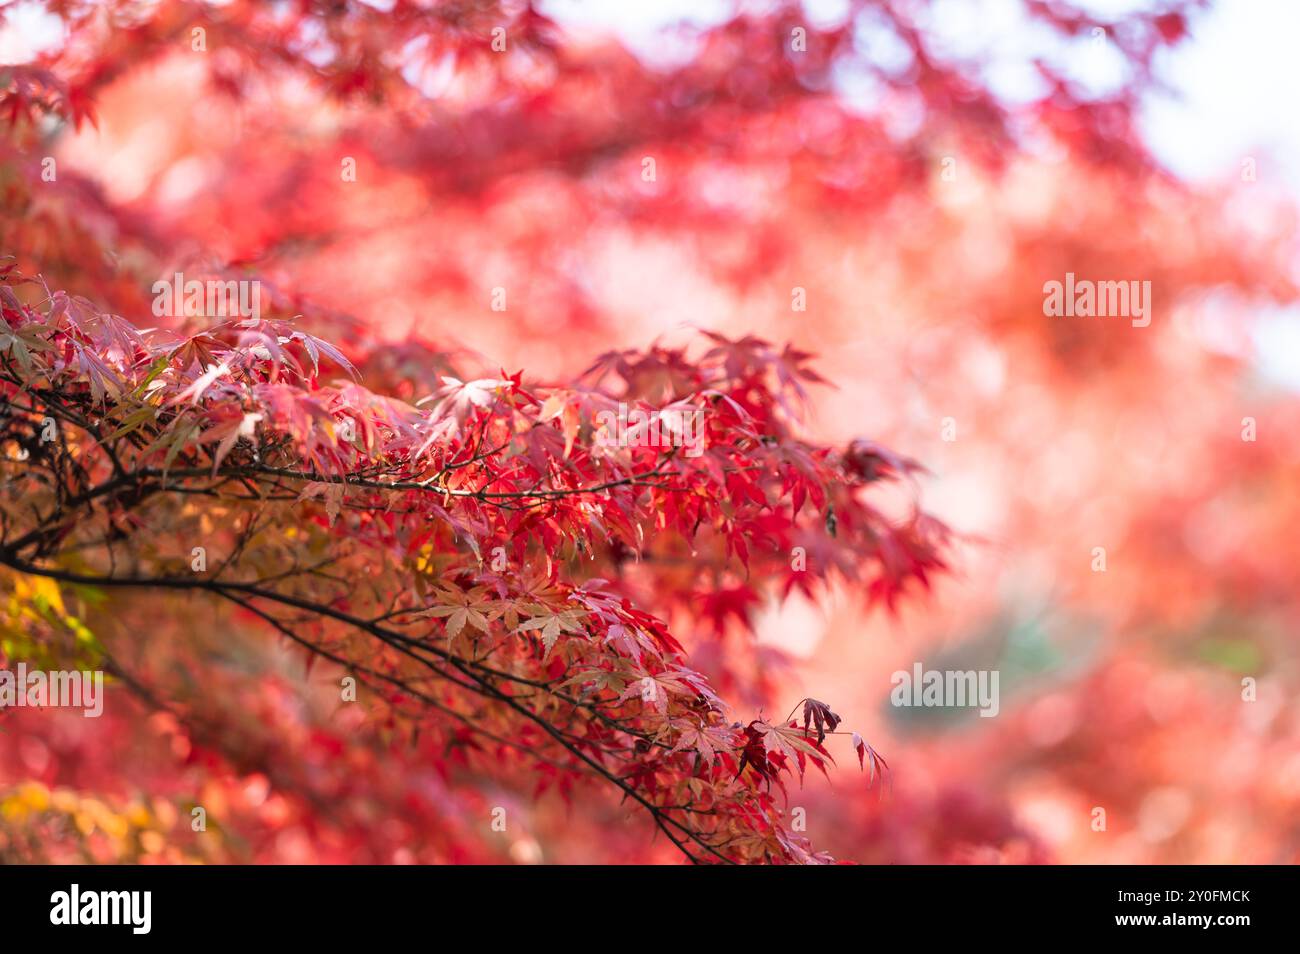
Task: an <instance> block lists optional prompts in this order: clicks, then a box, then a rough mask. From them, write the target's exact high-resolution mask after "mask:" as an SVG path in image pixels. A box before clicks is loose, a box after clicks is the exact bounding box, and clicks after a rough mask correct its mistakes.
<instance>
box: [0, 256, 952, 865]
mask: <svg viewBox="0 0 1300 954" xmlns="http://www.w3.org/2000/svg"><path fill="white" fill-rule="evenodd" d="M3 281H4V284H3V285H0V300H2V301H3V312H2V313H0V368H2V369H3V370H2V371H0V382H3V388H4V397H5V412H6V413H5V414H4V417H3V421H4V431H3V434H0V441H2V442H3V444H2V446H3V448H4V464H3V466H4V469H5V472H6V473H5V476H6V483H5V485H4V486H5V490H4V527H5V533H4V539H3V546H2V547H0V563H3V564H4V565H5V566H7V567H9V568H10V569H11V570H13V571H16V572H18V573H22V574H30V575H33V576H37V577H45V578H47V579H49V580H53V581H56V582H58V583H61V584H65V585H67V586H70V587H74V588H87V587H90V588H94V589H96V590H109V589H117V588H127V589H140V590H151V591H161V592H165V591H168V590H180V591H194V590H197V591H202V592H203V593H205V594H207V595H208V596H210V597H211V598H214V599H218V600H221V601H224V602H226V603H228V604H231V605H233V606H235V607H238V608H240V609H241V610H242V611H243V612H244V613H246V614H251V615H252V616H254V617H257V618H258V619H260V620H261V621H263V622H264V623H265V624H267V625H268V626H269V627H271V628H272V629H273V630H274V631H276V632H278V633H280V634H281V635H283V636H284V637H286V638H288V639H290V640H292V641H293V642H294V643H296V644H298V645H300V646H302V647H304V648H305V649H306V650H307V651H308V652H310V653H313V654H315V655H317V656H319V657H323V658H325V659H328V660H331V661H333V662H334V663H335V664H337V665H339V666H342V667H343V668H344V669H346V670H347V671H348V672H349V673H353V674H355V676H356V677H357V678H359V679H360V680H362V681H363V682H364V683H365V684H367V685H368V686H369V688H370V689H371V690H372V691H373V692H374V693H375V695H376V696H377V697H378V698H379V699H381V700H384V701H386V702H387V704H389V705H391V706H393V707H395V708H403V709H410V708H414V709H415V710H416V711H417V712H418V715H417V716H415V718H417V719H418V720H419V721H420V723H421V725H422V726H423V727H424V729H425V731H430V732H439V733H446V734H448V735H449V736H455V737H457V738H459V740H460V743H459V744H461V745H463V746H464V747H465V748H466V749H468V750H474V751H478V752H480V753H482V754H483V755H484V756H485V757H486V756H489V755H491V754H496V753H499V752H500V751H501V750H502V749H509V750H514V751H515V752H517V753H518V754H519V756H520V757H521V758H523V759H524V760H525V764H529V763H531V764H533V765H534V767H535V769H536V771H538V772H539V774H540V775H541V776H542V777H543V778H546V779H548V780H549V782H550V784H554V785H557V786H560V787H562V788H564V789H566V790H567V789H568V787H569V786H571V785H572V784H573V782H574V781H575V780H577V779H579V778H584V777H588V776H594V777H596V778H598V779H601V780H603V781H604V782H605V783H606V784H607V785H609V786H613V787H614V788H615V789H616V790H617V791H618V792H619V793H621V795H622V797H624V798H625V799H628V800H630V801H631V802H633V803H635V804H637V805H639V806H641V807H642V808H643V809H645V810H646V811H647V812H648V813H649V814H650V815H651V816H652V817H653V819H654V821H655V823H656V824H657V825H658V827H659V830H660V831H661V832H662V833H663V834H664V835H665V836H666V837H667V838H668V839H669V840H671V841H672V842H673V844H675V845H677V846H678V848H680V850H681V851H682V853H683V854H685V855H686V856H687V857H689V858H691V859H692V860H697V861H754V860H780V861H791V860H798V861H807V860H815V859H820V858H822V856H821V855H819V854H817V853H816V852H814V851H813V849H812V848H811V847H810V846H808V845H807V844H806V842H805V841H804V840H803V839H801V838H800V837H798V836H796V835H794V834H792V833H791V832H789V831H787V830H786V828H785V826H784V824H783V807H782V804H783V803H782V802H781V801H780V799H779V798H778V795H779V792H780V790H782V789H783V787H784V783H783V779H784V778H787V777H791V776H793V777H797V778H799V779H802V777H803V774H804V770H805V768H806V767H807V765H808V764H809V763H811V764H812V765H813V766H815V767H817V768H818V769H821V770H823V771H824V770H825V766H826V763H827V762H829V761H831V756H830V753H829V752H828V751H827V750H826V748H825V747H824V743H825V741H826V736H827V734H828V733H831V732H834V731H835V730H836V727H837V726H838V725H839V722H840V720H839V717H838V716H837V715H835V714H834V713H833V712H832V711H831V710H830V708H829V707H828V706H826V705H825V704H824V703H820V702H816V701H813V700H809V701H808V702H807V703H806V705H805V710H804V723H803V725H802V726H800V725H797V724H796V723H795V722H793V721H789V720H787V721H786V722H778V723H769V722H767V721H764V720H762V719H761V718H760V719H756V720H753V721H751V722H750V723H749V724H748V725H747V726H745V727H743V728H742V726H741V724H740V723H739V722H737V721H734V719H733V717H732V713H731V710H730V709H729V708H728V706H727V705H726V704H725V703H724V702H723V700H722V699H721V698H720V697H719V696H718V694H717V693H716V692H715V691H714V689H713V688H712V687H711V685H710V683H709V681H708V680H707V679H706V678H705V677H704V676H703V675H702V674H701V673H699V672H697V671H696V670H694V669H692V668H691V667H690V665H689V662H688V659H687V658H686V654H685V652H684V651H683V648H682V646H681V645H680V644H679V642H678V641H677V640H676V639H675V638H674V637H673V635H672V634H671V633H670V632H669V631H668V629H667V627H666V625H665V624H664V622H663V621H662V620H661V619H660V618H659V617H658V616H657V615H656V614H655V613H652V612H649V611H647V610H646V609H643V608H641V607H640V606H638V605H637V603H636V602H634V601H633V599H631V598H630V597H631V595H632V594H633V593H634V592H635V591H636V589H637V587H636V584H634V583H633V582H631V581H629V579H628V577H629V576H630V575H631V571H632V570H633V569H635V568H636V567H637V566H638V565H641V564H647V565H651V566H653V565H654V564H655V563H656V561H658V560H660V559H662V558H664V557H666V556H670V555H673V554H679V553H682V552H684V551H689V552H690V553H691V554H692V556H693V558H694V559H695V560H697V561H698V565H697V567H698V571H699V572H704V571H706V570H708V571H710V572H713V573H716V574H729V575H732V576H734V577H736V578H737V579H741V578H743V577H744V576H745V575H747V574H753V575H755V576H757V577H759V578H760V579H764V580H773V581H779V588H780V589H789V588H791V587H798V588H800V589H802V590H804V591H807V592H813V591H815V590H816V589H817V588H819V587H825V586H827V585H828V584H829V583H830V582H831V581H833V580H836V579H840V580H846V581H849V582H851V583H853V584H855V585H857V586H860V587H861V588H862V590H863V591H864V592H865V593H867V594H870V595H872V596H875V597H878V598H880V599H882V600H886V601H890V602H892V601H893V600H894V598H895V597H896V596H897V594H898V593H899V592H900V591H901V590H902V589H903V588H904V587H906V586H907V585H908V584H909V583H913V582H914V583H916V584H918V585H925V584H926V583H927V581H928V579H929V574H931V573H933V572H935V571H936V570H939V569H941V568H942V567H943V558H944V549H945V546H946V540H947V531H946V529H945V528H944V527H943V525H942V524H940V523H938V522H937V521H935V520H933V519H932V518H929V517H927V516H926V515H925V514H923V513H921V512H919V511H917V512H914V513H913V515H912V516H911V517H910V518H908V519H907V520H905V521H902V522H897V521H891V520H889V519H887V518H886V517H885V516H884V515H883V514H882V513H880V512H879V511H878V510H877V509H875V508H874V507H873V506H872V504H871V502H870V497H871V493H872V491H873V488H874V486H875V485H876V484H877V483H878V482H879V481H881V480H885V479H888V478H887V477H886V476H885V475H884V474H883V473H882V472H877V471H875V470H871V471H864V470H863V468H862V466H861V457H862V452H861V448H860V447H858V448H856V449H851V451H850V452H847V453H846V452H839V451H836V450H834V449H832V448H828V447H822V446H818V445H816V444H814V443H810V442H808V441H806V440H803V439H801V438H800V437H799V432H798V428H799V420H798V407H799V402H800V401H801V399H802V397H803V388H804V383H805V382H808V381H815V380H817V377H816V375H815V373H814V372H813V371H812V370H811V369H810V368H809V366H808V357H809V356H808V355H806V354H803V353H801V352H797V351H793V350H791V349H788V348H787V349H784V350H778V349H776V348H773V347H772V346H771V345H769V344H767V343H766V342H763V341H760V340H758V339H755V338H744V339H741V340H738V341H733V340H729V339H727V338H725V337H723V336H721V335H716V334H714V335H709V336H708V343H709V347H708V349H707V350H705V351H704V353H703V354H702V355H700V356H699V357H698V358H697V359H695V360H687V357H686V355H685V354H683V353H682V352H680V351H671V350H664V349H653V350H651V351H650V352H648V353H645V354H639V353H632V352H621V353H618V354H611V355H606V356H604V357H602V358H600V359H599V360H597V361H596V362H595V364H593V366H592V368H591V370H590V371H589V372H588V373H587V374H585V375H583V376H581V378H580V379H579V380H578V381H577V382H575V383H574V384H573V385H571V386H566V387H543V386H539V385H532V384H530V383H528V382H526V381H525V380H524V378H523V377H522V375H521V374H518V373H516V374H507V373H505V372H502V373H501V375H500V376H499V377H497V378H491V379H478V380H470V381H463V380H460V379H458V378H454V377H452V376H449V375H448V376H444V377H443V378H442V381H441V383H440V385H439V386H438V387H437V388H436V389H435V390H434V391H433V392H431V393H430V394H429V395H428V398H429V400H427V401H423V402H417V403H416V404H408V403H406V402H404V401H401V400H398V399H395V398H391V397H385V396H383V395H380V394H377V393H375V392H372V391H370V390H368V389H367V388H365V387H364V386H363V385H362V384H360V383H358V381H357V380H355V379H354V377H355V375H356V374H357V371H356V369H355V368H354V367H353V366H352V365H351V364H350V363H349V362H348V360H347V359H346V358H345V357H344V356H343V355H342V354H341V353H340V352H339V351H338V350H336V349H335V348H334V347H333V346H332V345H330V344H329V343H328V342H326V341H323V340H321V339H319V338H316V337H315V336H312V335H310V334H307V333H306V332H303V331H301V330H300V329H299V328H298V327H297V323H296V322H295V321H293V320H289V319H282V318H274V317H268V318H259V319H243V320H230V321H226V322H222V323H218V324H215V325H213V326H212V327H209V328H207V329H206V330H203V331H200V332H196V333H193V334H188V335H185V334H178V333H176V332H174V331H170V330H166V329H152V330H141V329H139V328H137V327H136V326H135V325H134V324H132V323H131V322H129V321H127V320H126V319H124V318H121V317H118V316H115V315H112V314H108V313H105V312H102V311H99V310H97V309H96V308H95V307H94V306H93V305H92V304H91V303H90V302H88V301H86V300H85V299H80V298H75V297H69V296H67V295H66V294H65V293H63V292H60V291H54V292H52V291H50V290H49V289H48V288H46V287H44V285H43V284H42V283H40V282H39V281H36V280H33V279H26V278H23V277H21V276H20V275H19V274H18V273H17V272H16V270H15V269H14V267H13V266H12V265H10V266H7V267H6V268H5V270H4V273H3ZM20 293H22V295H23V296H24V297H26V298H27V301H24V300H23V299H22V298H20ZM331 364H332V365H333V367H334V371H335V372H336V374H337V375H341V377H337V378H335V379H334V380H332V381H331V382H330V383H325V380H324V379H325V376H326V374H327V373H328V371H327V366H328V365H331ZM615 380H617V381H618V382H620V384H619V385H618V386H617V387H615V386H613V385H612V382H613V381H615ZM620 402H621V403H623V404H625V405H626V404H632V405H636V406H645V407H652V406H653V405H656V404H657V405H658V406H674V407H681V406H686V407H690V408H692V409H693V410H694V411H695V412H696V413H698V414H699V415H700V416H701V419H702V421H703V422H704V423H703V428H702V443H701V444H700V445H697V446H696V448H695V451H696V452H695V453H692V454H687V453H683V452H682V451H683V449H682V447H681V446H680V445H679V444H675V443H673V442H672V441H667V442H664V441H660V442H659V444H660V445H662V446H655V445H654V443H653V442H646V441H624V442H622V443H620V442H619V441H618V440H612V439H611V437H610V435H609V433H607V432H608V430H609V427H608V426H607V422H608V420H609V419H608V418H602V417H601V412H603V411H607V410H609V408H610V407H611V406H612V405H614V404H617V403H620ZM421 403H422V404H424V405H425V407H420V406H417V405H418V404H421ZM50 422H53V427H51V426H50ZM882 453H884V452H882ZM178 542H179V545H180V550H179V551H176V550H175V549H172V550H171V552H169V548H174V547H175V546H176V545H177V543H178ZM192 547H199V548H200V549H202V550H203V552H204V553H205V555H206V560H205V561H204V563H203V565H198V564H194V563H193V562H192V561H190V560H189V559H188V557H187V555H188V554H190V553H191V551H192ZM801 549H802V551H803V552H804V553H805V554H806V559H801V560H799V561H792V560H791V553H792V552H796V551H800V550H801ZM178 557H179V558H178ZM207 560H210V561H211V562H210V563H208V562H206V561H207ZM196 566H198V569H197V570H196V569H195V567H196ZM678 598H679V599H683V600H689V599H690V594H689V592H688V593H684V594H682V595H680V596H679V597H678ZM123 677H124V678H126V679H128V680H129V681H130V682H132V683H134V682H137V681H142V682H147V680H146V679H145V678H144V677H142V676H135V675H130V674H127V673H125V671H124V672H123ZM458 733H463V735H458ZM853 745H854V747H855V748H856V750H857V753H858V756H859V760H860V761H861V760H862V758H863V757H864V755H865V754H866V753H868V752H871V756H870V757H871V766H872V778H873V780H874V777H875V774H876V766H877V762H878V761H879V763H880V765H881V766H882V767H883V761H882V760H879V759H878V757H877V756H876V755H875V753H874V752H873V751H872V750H870V748H869V747H868V746H867V745H866V743H864V742H863V741H862V740H861V739H860V738H859V737H858V736H856V735H855V736H854V739H853ZM774 782H775V783H776V789H775V790H774V789H773V787H772V783H774Z"/></svg>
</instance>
